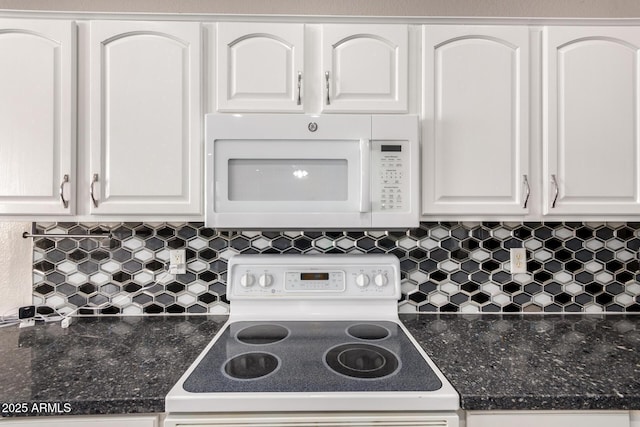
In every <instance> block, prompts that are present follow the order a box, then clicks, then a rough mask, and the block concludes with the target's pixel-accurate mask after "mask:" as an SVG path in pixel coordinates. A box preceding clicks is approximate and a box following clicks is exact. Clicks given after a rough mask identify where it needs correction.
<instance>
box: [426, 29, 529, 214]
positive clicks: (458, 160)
mask: <svg viewBox="0 0 640 427" xmlns="http://www.w3.org/2000/svg"><path fill="white" fill-rule="evenodd" d="M423 31H424V36H423V41H424V43H423V118H424V121H423V123H422V141H423V151H422V156H423V157H422V210H423V212H422V213H423V215H441V214H453V215H493V214H495V215H524V214H526V213H527V212H528V205H527V203H528V197H529V194H530V191H531V187H530V186H531V184H532V182H531V179H530V176H529V29H528V28H527V27H525V26H522V27H510V26H495V27H486V26H462V25H455V26H454V25H429V26H425V27H424V29H423Z"/></svg>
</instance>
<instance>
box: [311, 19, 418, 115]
mask: <svg viewBox="0 0 640 427" xmlns="http://www.w3.org/2000/svg"><path fill="white" fill-rule="evenodd" d="M407 59H408V31H407V26H406V25H364V24H361V25H345V24H327V25H323V26H322V67H321V71H322V78H321V81H320V85H321V88H320V90H319V91H318V92H319V93H322V94H324V96H323V100H322V111H324V112H349V111H367V112H390V113H393V112H406V111H407V91H408V70H407V66H408V60H407Z"/></svg>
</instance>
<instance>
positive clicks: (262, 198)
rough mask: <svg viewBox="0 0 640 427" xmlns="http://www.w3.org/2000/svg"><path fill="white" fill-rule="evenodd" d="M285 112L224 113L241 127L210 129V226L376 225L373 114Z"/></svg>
mask: <svg viewBox="0 0 640 427" xmlns="http://www.w3.org/2000/svg"><path fill="white" fill-rule="evenodd" d="M285 116H288V117H285V118H289V119H290V120H288V121H286V120H285V123H280V124H279V125H275V124H274V121H276V122H282V121H283V117H276V118H274V117H268V118H265V117H264V116H248V117H242V118H244V119H245V120H241V122H243V124H242V125H241V126H238V121H239V118H237V117H225V119H228V120H230V121H231V122H232V123H234V129H235V131H234V132H231V133H229V132H225V131H224V130H223V129H222V126H221V125H220V124H218V127H217V128H216V129H217V132H216V131H213V130H211V134H212V135H211V138H208V139H207V147H206V151H207V152H206V158H207V160H206V161H207V167H206V175H207V176H206V187H207V195H206V197H205V199H206V204H207V206H206V218H205V219H206V225H207V226H208V227H216V228H237V227H242V228H260V229H264V228H289V229H291V228H297V227H300V228H317V227H324V228H338V227H339V228H343V227H370V226H371V201H370V191H371V190H370V174H369V169H370V165H369V164H370V157H371V148H370V132H371V125H370V118H369V117H366V116H363V117H364V120H362V119H360V120H355V123H354V120H353V118H348V121H345V120H343V118H342V117H329V118H323V119H322V121H321V122H320V123H317V121H319V119H320V118H318V117H316V118H313V117H308V116H299V115H294V116H293V117H291V116H290V115H285ZM357 117H361V116H357ZM301 119H302V120H301ZM332 119H333V120H332ZM335 119H338V120H335ZM225 122H226V120H223V123H225ZM311 123H314V124H315V125H310V124H311ZM354 125H355V126H356V127H355V128H354ZM315 126H317V128H316V130H315V131H310V130H309V129H310V128H313V127H315ZM358 126H359V127H360V129H357V128H358ZM291 127H293V128H294V129H297V131H291V130H290V128H291ZM321 130H322V132H320V131H321Z"/></svg>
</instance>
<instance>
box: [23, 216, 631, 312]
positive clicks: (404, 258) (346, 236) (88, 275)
mask: <svg viewBox="0 0 640 427" xmlns="http://www.w3.org/2000/svg"><path fill="white" fill-rule="evenodd" d="M36 229H37V231H38V232H39V233H67V234H96V233H104V232H107V231H111V232H112V233H113V238H111V239H93V238H86V239H70V238H64V239H49V238H36V239H35V240H34V264H33V269H34V288H33V290H34V294H33V295H34V304H46V305H48V306H50V307H55V308H57V309H58V310H59V311H61V312H70V311H73V310H78V309H79V310H78V312H79V313H80V314H92V313H94V311H95V312H96V313H100V314H142V313H148V314H160V313H163V314H165V313H213V314H225V313H228V308H229V306H228V301H227V299H226V285H225V283H226V274H227V260H228V259H229V257H231V256H232V255H233V254H237V253H305V254H307V253H391V254H394V255H396V256H397V257H398V258H399V259H400V265H401V270H402V298H401V300H400V301H399V303H398V304H399V311H400V312H465V313H474V312H602V311H607V312H639V311H640V283H639V280H640V271H639V269H640V265H639V263H638V250H639V249H640V223H573V222H564V223H498V222H495V223H494V222H484V223H457V222H454V223H450V222H437V223H422V224H421V226H420V228H417V229H410V230H407V231H402V232H398V231H393V232H391V231H388V232H385V231H368V232H334V231H331V232H329V231H327V232H318V231H311V232H309V231H301V232H253V231H242V232H231V231H217V230H213V229H210V228H205V227H204V226H203V224H202V223H153V224H152V223H118V224H84V223H83V224H78V223H38V224H36ZM519 247H524V248H526V251H527V259H528V262H527V271H528V272H527V273H526V274H516V275H512V274H511V273H510V264H509V258H510V256H509V249H510V248H519ZM180 248H184V249H186V253H187V263H188V265H187V273H186V274H181V275H178V276H175V277H174V276H172V275H169V274H168V273H167V272H166V269H167V267H168V259H169V250H171V249H180ZM81 307H97V308H98V309H96V310H94V311H90V310H87V309H82V308H81Z"/></svg>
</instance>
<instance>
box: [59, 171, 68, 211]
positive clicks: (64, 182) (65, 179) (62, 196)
mask: <svg viewBox="0 0 640 427" xmlns="http://www.w3.org/2000/svg"><path fill="white" fill-rule="evenodd" d="M68 182H69V175H66V174H65V176H63V177H62V182H61V183H60V200H61V201H62V206H64V207H65V208H68V207H69V201H68V200H66V199H65V198H64V185H65V184H67V183H68Z"/></svg>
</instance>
